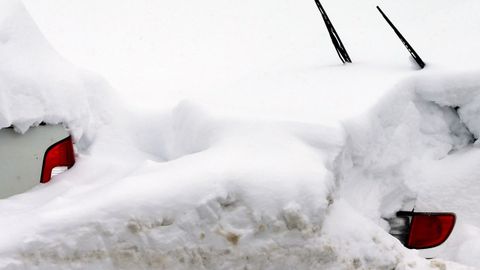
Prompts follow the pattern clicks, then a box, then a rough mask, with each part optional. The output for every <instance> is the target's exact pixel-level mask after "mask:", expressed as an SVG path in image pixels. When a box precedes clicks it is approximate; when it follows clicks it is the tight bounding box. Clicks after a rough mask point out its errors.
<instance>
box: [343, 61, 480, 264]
mask: <svg viewBox="0 0 480 270" xmlns="http://www.w3.org/2000/svg"><path fill="white" fill-rule="evenodd" d="M478 75H479V73H478V72H462V73H451V72H450V73H448V74H447V73H440V72H435V71H428V70H427V71H426V72H425V73H423V74H421V75H419V76H415V77H412V78H410V79H407V80H404V81H402V82H400V83H398V84H397V86H395V87H394V89H392V90H391V92H390V93H389V94H387V95H386V96H385V97H384V98H383V99H382V100H381V101H380V102H379V103H378V104H377V106H375V107H374V108H373V109H372V110H371V111H370V112H368V113H367V114H365V115H364V116H362V117H358V118H356V119H352V120H349V121H347V122H346V123H345V128H346V131H347V134H348V136H347V140H346V145H345V148H344V150H343V154H342V158H341V159H340V165H339V167H338V172H339V173H338V174H339V178H340V182H341V188H340V191H339V194H340V195H339V196H340V197H342V198H344V199H346V200H347V201H348V202H349V203H350V204H351V205H352V206H355V208H356V209H357V210H358V211H360V212H361V213H363V214H364V215H365V216H367V217H370V218H371V219H372V220H377V223H378V224H380V225H381V226H383V227H384V228H385V229H388V225H387V224H386V222H385V221H384V220H383V218H388V217H390V216H392V215H393V214H394V213H395V212H396V211H398V210H399V209H401V208H403V209H404V210H411V209H412V207H415V209H416V210H417V211H430V212H431V211H452V212H455V213H456V214H457V218H458V221H457V226H456V229H455V230H454V233H453V234H452V236H451V237H450V239H449V240H448V241H447V242H446V243H445V244H444V245H442V246H441V247H440V248H438V249H437V250H435V253H434V254H435V256H441V257H442V258H446V259H451V260H455V261H459V262H461V263H465V264H469V265H472V266H479V265H480V261H478V260H477V259H472V258H470V257H468V256H466V255H465V254H463V251H461V250H464V251H465V250H466V249H467V247H468V249H472V245H471V243H472V242H471V241H470V239H471V238H472V237H473V238H476V239H478V233H475V231H476V230H472V229H471V228H472V226H473V228H477V229H478V227H479V226H480V215H479V214H478V210H475V209H479V207H480V203H479V202H478V192H479V190H480V185H479V184H478V177H479V176H480V175H479V173H477V171H478V166H479V165H480V164H479V162H478V160H479V158H478V157H479V153H478V152H479V149H478V146H477V139H478V138H479V137H478V136H479V128H480V122H479V120H478V113H479V110H480V80H478ZM405 207H410V208H407V209H406V208H405ZM425 254H428V252H426V253H425ZM426 256H428V255H426Z"/></svg>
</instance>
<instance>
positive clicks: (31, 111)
mask: <svg viewBox="0 0 480 270" xmlns="http://www.w3.org/2000/svg"><path fill="white" fill-rule="evenodd" d="M0 59H1V61H0V128H4V127H8V126H12V125H13V126H14V127H15V128H16V130H17V131H19V132H22V133H23V132H25V131H26V130H27V129H28V128H29V127H30V126H34V125H38V124H39V123H41V122H46V123H50V124H58V123H63V124H65V125H66V126H67V127H68V128H69V129H71V130H72V133H73V135H74V136H75V138H77V139H80V138H81V137H83V136H84V135H86V136H85V137H84V139H85V140H86V141H88V140H90V138H89V137H91V136H93V131H94V130H95V129H96V128H97V127H98V126H99V125H100V124H101V123H102V122H103V121H105V120H106V118H107V115H108V114H107V113H106V112H105V111H104V110H105V109H103V108H106V104H105V99H107V97H106V96H107V94H108V90H109V86H108V84H107V83H106V82H105V81H104V80H103V79H102V78H100V77H98V76H96V75H94V74H91V73H89V72H86V71H83V70H79V69H78V68H76V67H74V66H73V65H72V64H70V63H68V62H67V61H65V60H64V59H63V58H62V57H61V56H60V55H58V54H57V53H56V52H55V50H54V49H53V48H52V47H51V46H50V44H49V43H48V41H47V40H46V39H45V38H44V37H43V36H42V34H41V33H40V31H39V29H38V28H37V26H36V25H35V23H34V22H33V20H32V18H31V17H30V15H29V14H28V13H27V12H26V10H25V8H24V6H23V5H22V4H21V2H19V1H18V0H2V1H0Z"/></svg>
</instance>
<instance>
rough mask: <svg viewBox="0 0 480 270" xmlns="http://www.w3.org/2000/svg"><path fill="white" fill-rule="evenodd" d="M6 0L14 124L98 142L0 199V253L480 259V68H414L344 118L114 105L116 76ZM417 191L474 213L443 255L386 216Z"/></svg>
mask: <svg viewBox="0 0 480 270" xmlns="http://www.w3.org/2000/svg"><path fill="white" fill-rule="evenodd" d="M0 3H1V5H0V6H1V8H0V56H1V58H2V60H3V59H5V61H2V62H0V85H1V86H2V87H1V88H0V95H1V96H0V97H1V100H0V101H1V106H0V110H1V113H0V120H1V121H0V123H1V126H2V127H5V126H9V125H11V124H13V125H14V126H15V127H16V128H17V130H18V131H20V132H24V131H26V130H27V129H28V128H29V127H30V126H31V125H35V124H38V123H39V122H41V121H45V122H48V123H60V122H61V123H64V124H65V125H66V126H67V127H69V128H70V129H71V130H72V132H73V133H74V134H76V136H77V139H78V141H79V142H85V143H84V144H83V146H84V147H81V148H80V149H79V156H78V162H77V164H76V166H75V167H74V168H72V169H71V170H69V171H68V172H66V173H64V174H62V175H60V176H58V177H56V178H55V179H54V180H53V181H52V182H51V183H50V184H48V185H43V186H38V187H37V188H35V189H33V190H31V191H30V192H27V193H24V194H19V195H17V196H14V197H11V198H9V199H7V200H2V201H0V213H2V218H1V219H0V228H2V232H4V233H2V234H0V268H2V269H468V267H467V266H463V265H460V264H457V263H455V262H458V263H462V264H465V265H470V266H472V267H478V266H480V261H478V260H479V259H478V258H479V257H478V254H480V253H479V252H480V251H479V245H478V242H479V241H480V216H479V212H478V209H480V207H479V204H478V199H477V198H478V194H479V187H480V186H479V185H478V183H477V179H478V177H477V175H478V173H477V171H478V170H477V168H478V166H477V163H478V160H480V159H479V157H478V155H479V152H478V148H477V146H476V143H475V142H476V140H477V138H478V136H479V135H480V122H479V120H478V119H477V118H476V117H475V116H476V115H477V114H478V110H479V109H480V100H479V99H480V95H479V91H480V81H479V80H478V79H477V78H478V75H479V74H480V72H470V73H466V72H458V73H452V72H448V73H439V72H438V71H432V70H426V71H425V72H423V73H421V75H418V76H409V78H407V79H405V80H401V81H400V82H398V83H397V84H396V86H395V87H393V89H391V90H390V91H389V93H388V94H387V95H385V96H384V97H383V99H382V100H381V101H380V102H378V104H377V105H376V106H375V107H373V108H372V109H371V110H370V111H368V112H367V113H365V114H363V115H362V116H359V117H355V118H351V119H350V120H348V121H344V122H342V123H341V124H338V125H332V126H329V127H326V126H324V125H320V124H315V123H311V124H306V123H302V122H300V121H273V120H252V119H250V120H248V119H239V118H234V117H225V116H218V115H216V114H211V113H210V112H209V110H208V109H204V108H203V107H202V106H201V105H197V104H195V103H190V102H182V103H180V104H179V105H178V106H176V108H175V109H173V110H168V111H164V112H136V111H133V110H131V109H127V108H124V107H122V106H121V104H120V105H119V106H116V107H115V108H113V107H110V106H112V105H111V103H110V102H109V100H111V98H110V97H107V93H108V92H109V91H110V90H109V87H108V85H107V84H106V83H105V82H104V81H103V80H102V79H99V78H98V77H96V76H95V75H91V74H88V75H87V74H86V73H85V72H84V71H79V70H78V69H76V68H74V67H72V66H71V65H70V64H68V63H67V62H65V61H64V60H62V58H61V57H59V56H58V55H57V54H56V53H55V52H54V51H53V50H52V48H51V47H50V45H48V43H47V42H46V41H45V39H44V38H43V37H42V35H41V34H40V33H39V31H38V29H37V28H36V26H35V24H34V23H33V22H32V20H31V19H30V17H29V16H28V14H27V13H26V12H25V10H24V8H23V7H22V5H21V4H19V3H18V2H17V1H10V0H1V2H0ZM32 41H35V42H32ZM12 56H15V57H12ZM353 68H355V67H353ZM353 70H355V69H353ZM26 105H27V106H26ZM112 112H115V113H114V116H115V117H109V115H110V114H112ZM94 135H95V136H94ZM87 146H89V147H87ZM458 194H462V195H461V199H457V198H458ZM413 199H415V200H416V207H417V209H418V210H426V211H440V210H441V211H455V212H456V213H458V224H457V228H456V230H455V232H454V234H453V235H452V237H451V239H450V240H449V241H448V242H447V243H446V244H445V245H444V246H443V247H442V248H441V249H439V250H437V252H438V253H437V256H438V259H435V260H426V259H423V257H422V256H420V255H423V254H419V253H418V252H416V251H412V250H407V249H406V248H404V247H403V246H402V245H401V244H400V243H399V242H398V241H397V240H396V239H394V238H393V237H391V236H390V235H389V234H388V233H387V231H388V224H387V223H386V222H385V220H384V219H383V218H388V217H391V216H392V215H393V214H394V213H395V211H397V210H398V209H400V207H402V206H403V205H405V203H407V202H410V201H412V200H413ZM447 260H449V261H447ZM450 261H454V262H450Z"/></svg>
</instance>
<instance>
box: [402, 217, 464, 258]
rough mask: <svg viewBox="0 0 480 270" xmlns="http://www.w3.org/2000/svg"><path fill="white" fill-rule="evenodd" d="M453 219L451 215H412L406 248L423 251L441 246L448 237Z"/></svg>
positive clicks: (453, 223)
mask: <svg viewBox="0 0 480 270" xmlns="http://www.w3.org/2000/svg"><path fill="white" fill-rule="evenodd" d="M455 219H456V218H455V214H453V213H413V215H412V222H411V224H410V234H409V236H408V241H407V247H408V248H414V249H424V248H432V247H436V246H438V245H440V244H442V243H443V242H445V240H447V238H448V236H450V233H451V232H452V230H453V227H454V226H455Z"/></svg>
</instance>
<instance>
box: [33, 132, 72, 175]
mask: <svg viewBox="0 0 480 270" xmlns="http://www.w3.org/2000/svg"><path fill="white" fill-rule="evenodd" d="M73 164H75V152H74V150H73V142H72V138H71V137H68V138H66V139H63V140H61V141H59V142H58V143H56V144H54V145H52V146H50V148H48V149H47V151H46V152H45V156H44V158H43V168H42V177H41V179H40V182H41V183H47V182H48V181H50V178H51V177H52V170H53V169H54V168H56V167H68V168H71V167H72V166H73Z"/></svg>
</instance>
